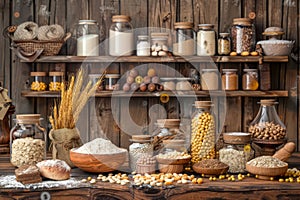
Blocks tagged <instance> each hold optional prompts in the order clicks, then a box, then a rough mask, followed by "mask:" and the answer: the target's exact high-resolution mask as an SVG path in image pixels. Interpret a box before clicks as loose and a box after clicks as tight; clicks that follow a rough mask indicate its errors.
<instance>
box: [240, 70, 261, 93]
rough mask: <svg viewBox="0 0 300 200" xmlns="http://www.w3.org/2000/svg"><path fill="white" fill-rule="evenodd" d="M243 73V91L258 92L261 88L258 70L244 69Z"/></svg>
mask: <svg viewBox="0 0 300 200" xmlns="http://www.w3.org/2000/svg"><path fill="white" fill-rule="evenodd" d="M243 71H244V74H243V78H242V87H243V90H257V89H258V87H259V83H258V72H257V69H243Z"/></svg>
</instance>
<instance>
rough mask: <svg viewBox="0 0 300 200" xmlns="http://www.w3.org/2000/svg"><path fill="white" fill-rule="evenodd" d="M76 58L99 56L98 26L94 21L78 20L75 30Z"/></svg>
mask: <svg viewBox="0 0 300 200" xmlns="http://www.w3.org/2000/svg"><path fill="white" fill-rule="evenodd" d="M76 38H77V56H99V38H100V37H99V26H98V23H97V21H96V20H79V22H78V25H77V28H76Z"/></svg>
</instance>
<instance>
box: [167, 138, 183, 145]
mask: <svg viewBox="0 0 300 200" xmlns="http://www.w3.org/2000/svg"><path fill="white" fill-rule="evenodd" d="M184 143H185V140H176V139H174V140H173V139H168V140H163V144H166V145H183V144H184Z"/></svg>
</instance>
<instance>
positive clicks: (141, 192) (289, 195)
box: [0, 153, 300, 200]
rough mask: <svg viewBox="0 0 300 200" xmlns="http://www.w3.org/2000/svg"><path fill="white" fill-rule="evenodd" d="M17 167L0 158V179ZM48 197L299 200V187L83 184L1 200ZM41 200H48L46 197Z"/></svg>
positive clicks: (10, 192)
mask: <svg viewBox="0 0 300 200" xmlns="http://www.w3.org/2000/svg"><path fill="white" fill-rule="evenodd" d="M288 163H289V168H293V167H297V168H300V154H299V153H297V154H296V153H295V154H294V155H293V156H292V157H291V158H290V159H289V160H288ZM14 169H15V168H14V167H13V166H12V165H11V164H10V163H9V158H8V157H7V155H0V173H1V175H4V176H6V175H13V172H14ZM71 176H72V177H73V178H75V179H78V180H81V179H82V178H87V177H88V176H92V177H97V174H89V173H85V172H83V171H81V170H80V169H78V168H74V169H72V174H71ZM44 192H47V195H48V194H49V195H50V196H51V199H59V200H61V199H63V200H64V199H72V200H81V199H97V200H98V199H99V200H102V199H103V200H110V199H111V200H117V199H122V200H123V199H137V200H142V199H157V200H163V199H170V200H181V199H183V200H193V199H209V200H227V199H248V200H252V199H253V200H257V199H265V200H269V199H300V183H297V182H296V181H295V182H293V183H286V182H283V183H280V182H279V181H278V180H274V181H266V180H259V179H256V178H254V177H246V178H245V179H244V180H242V181H235V182H232V181H228V180H227V179H226V180H217V181H209V179H208V178H204V183H203V184H200V185H196V184H184V185H183V184H180V185H174V186H168V187H163V188H158V187H154V188H153V187H142V188H141V187H136V186H132V185H125V186H121V185H118V184H110V183H107V182H105V183H104V182H97V183H96V184H80V185H78V186H77V187H75V188H71V189H66V188H51V189H49V188H47V189H46V188H40V189H24V188H0V199H1V200H2V199H3V200H6V199H30V200H31V199H41V194H45V193H44ZM42 199H47V198H46V196H44V198H42Z"/></svg>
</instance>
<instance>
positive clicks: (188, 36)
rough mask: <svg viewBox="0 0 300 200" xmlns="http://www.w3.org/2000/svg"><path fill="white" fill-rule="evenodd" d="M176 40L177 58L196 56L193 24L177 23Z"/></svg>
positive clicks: (174, 46)
mask: <svg viewBox="0 0 300 200" xmlns="http://www.w3.org/2000/svg"><path fill="white" fill-rule="evenodd" d="M174 28H175V29H176V38H175V42H174V43H173V54H174V55H176V56H192V55H195V45H196V44H195V41H196V40H195V38H196V35H195V31H194V30H193V23H191V22H175V23H174Z"/></svg>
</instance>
